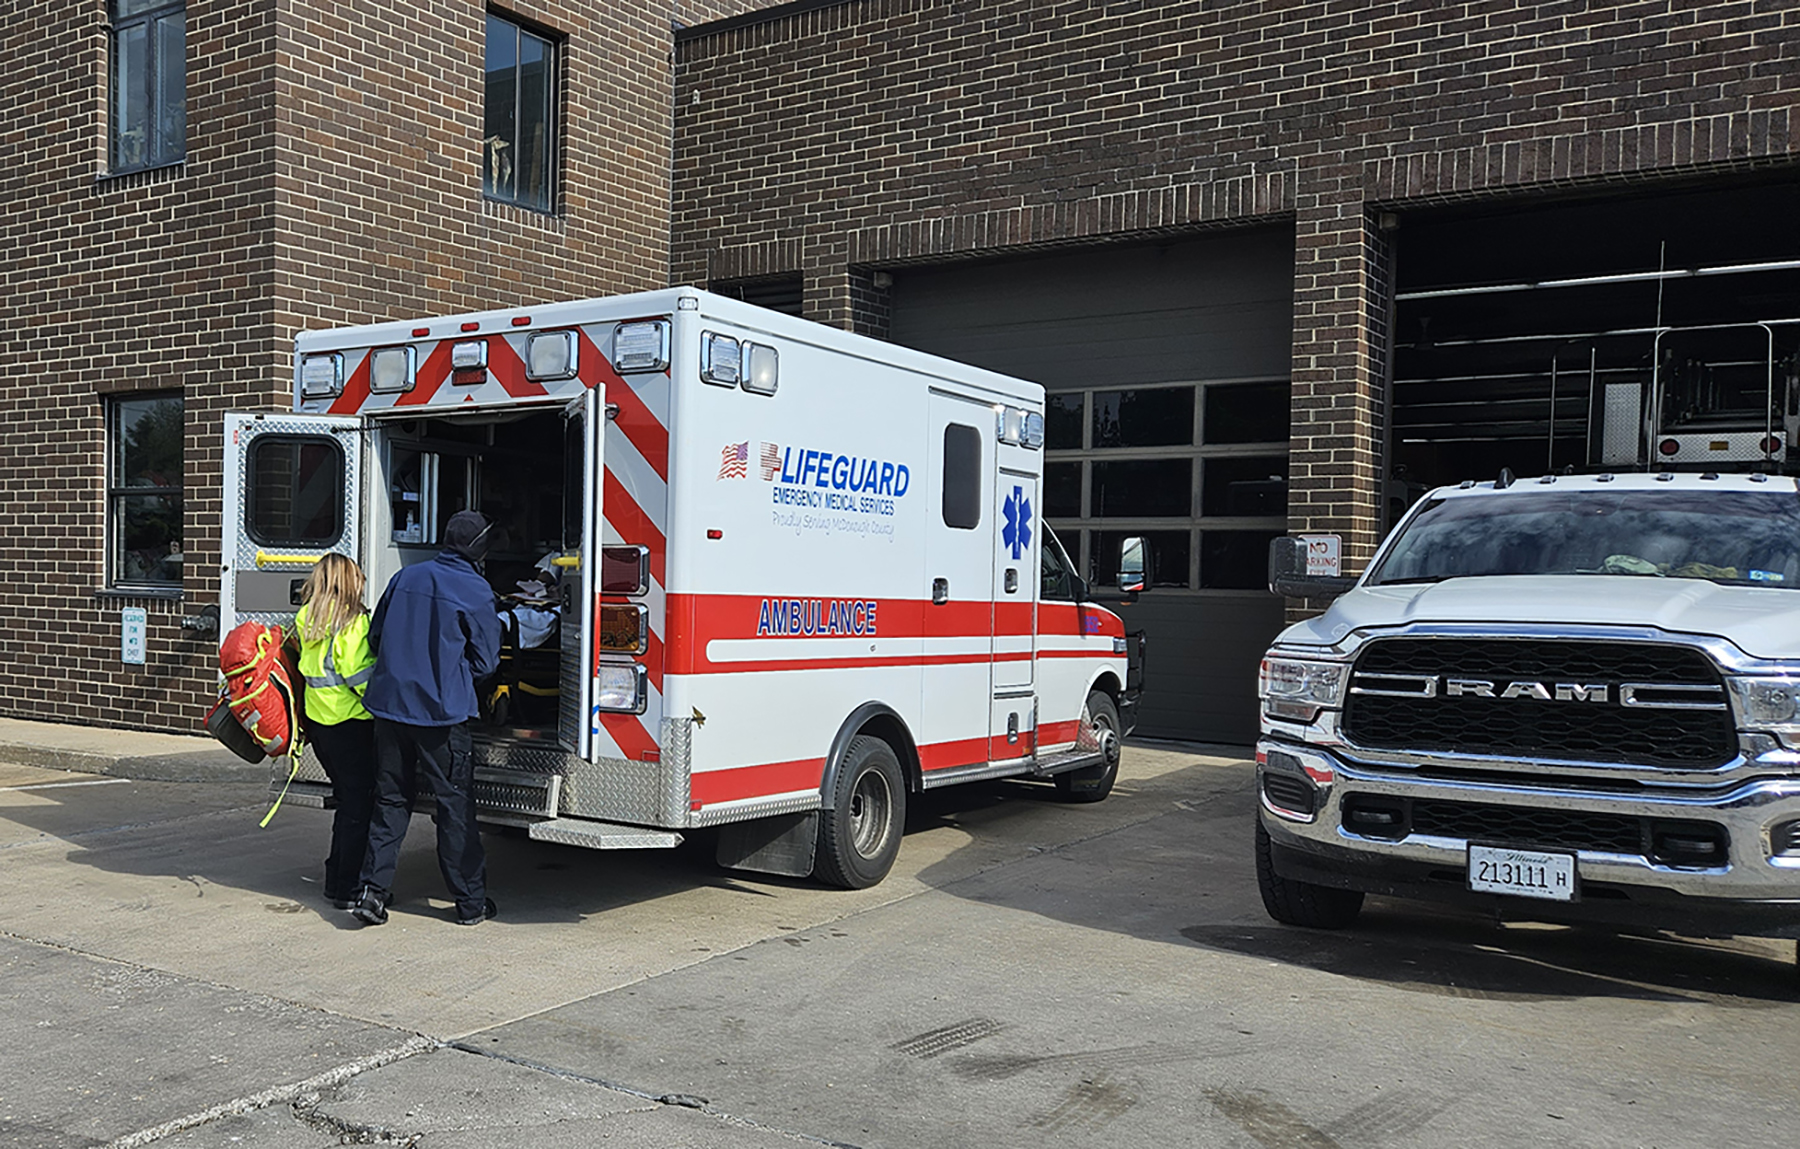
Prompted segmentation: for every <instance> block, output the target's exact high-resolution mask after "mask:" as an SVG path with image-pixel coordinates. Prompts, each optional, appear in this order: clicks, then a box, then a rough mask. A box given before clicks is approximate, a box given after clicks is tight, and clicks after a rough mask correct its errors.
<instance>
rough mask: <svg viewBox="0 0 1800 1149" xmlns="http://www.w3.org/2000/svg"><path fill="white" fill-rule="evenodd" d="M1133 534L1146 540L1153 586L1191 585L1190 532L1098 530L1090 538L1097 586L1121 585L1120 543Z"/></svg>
mask: <svg viewBox="0 0 1800 1149" xmlns="http://www.w3.org/2000/svg"><path fill="white" fill-rule="evenodd" d="M1133 536H1136V537H1137V538H1141V539H1143V540H1144V551H1145V554H1146V555H1147V556H1148V557H1149V561H1150V585H1151V586H1174V587H1186V586H1187V585H1188V552H1189V547H1188V532H1186V531H1095V532H1093V535H1092V537H1091V538H1090V539H1089V540H1088V561H1089V564H1090V565H1091V566H1092V567H1093V569H1094V585H1095V586H1118V585H1119V546H1120V544H1122V543H1123V542H1124V541H1125V540H1126V539H1128V538H1132V537H1133Z"/></svg>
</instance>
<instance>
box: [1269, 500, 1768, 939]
mask: <svg viewBox="0 0 1800 1149" xmlns="http://www.w3.org/2000/svg"><path fill="white" fill-rule="evenodd" d="M1304 570H1305V547H1304V544H1303V543H1302V541H1301V540H1299V539H1277V540H1275V544H1274V545H1273V546H1272V547H1271V550H1270V584H1271V589H1274V590H1275V591H1277V593H1282V594H1287V595H1291V596H1296V597H1314V598H1317V597H1328V596H1329V595H1331V594H1334V593H1335V594H1337V596H1338V597H1337V598H1336V600H1335V601H1334V602H1333V603H1332V605H1331V608H1330V609H1329V610H1327V611H1326V612H1325V613H1324V614H1322V615H1319V616H1317V617H1315V618H1310V619H1307V620H1306V621H1304V622H1300V623H1296V624H1295V625H1293V626H1290V627H1289V628H1288V629H1287V630H1285V631H1283V632H1282V634H1281V635H1280V637H1279V638H1277V639H1276V641H1275V645H1274V646H1273V647H1272V648H1271V649H1270V650H1269V652H1268V655H1267V656H1266V657H1265V658H1264V660H1263V663H1262V671H1261V682H1260V690H1259V694H1260V698H1261V708H1262V737H1261V739H1260V741H1259V742H1258V743H1257V747H1256V762H1257V771H1256V772H1257V791H1258V794H1259V797H1260V807H1261V809H1260V811H1259V815H1258V821H1257V826H1256V871H1257V879H1258V881H1259V883H1260V885H1261V889H1262V897H1263V903H1264V905H1265V906H1266V907H1267V909H1268V911H1269V914H1270V915H1271V916H1272V917H1274V918H1275V919H1276V920H1277V921H1280V922H1284V923H1287V924H1291V925H1300V926H1314V927H1323V928H1342V927H1344V926H1348V925H1349V924H1350V923H1351V922H1352V921H1354V920H1355V918H1356V916H1357V914H1358V912H1359V911H1360V910H1361V908H1362V902H1363V896H1364V894H1366V893H1373V894H1384V895H1391V896H1399V897H1418V898H1434V899H1450V900H1456V901H1461V902H1464V903H1465V904H1474V905H1479V906H1483V907H1486V908H1488V909H1492V910H1494V911H1495V912H1497V913H1503V914H1506V915H1507V916H1511V917H1516V918H1528V919H1534V920H1558V921H1568V920H1584V919H1585V920H1593V921H1607V922H1615V923H1620V924H1627V925H1636V926H1649V927H1653V928H1660V929H1670V930H1675V931H1678V932H1684V933H1689V934H1696V935H1712V936H1717V935H1728V934H1751V935H1765V936H1772V937H1796V936H1800V490H1797V489H1796V480H1795V479H1794V478H1792V477H1782V476H1774V475H1765V474H1735V475H1714V474H1704V475H1696V474H1681V475H1677V474H1672V473H1664V474H1655V475H1651V474H1631V475H1623V474H1621V475H1580V476H1570V475H1565V476H1546V477H1544V478H1541V479H1531V480H1521V481H1517V482H1513V481H1511V478H1510V476H1508V475H1504V474H1503V475H1502V477H1501V479H1500V480H1498V481H1496V482H1489V483H1480V484H1476V483H1463V484H1462V485H1461V486H1458V487H1444V488H1440V489H1438V490H1435V491H1433V492H1431V493H1430V494H1429V495H1427V496H1426V497H1425V498H1424V499H1422V500H1420V501H1419V503H1418V504H1417V505H1415V506H1414V507H1413V508H1412V510H1411V511H1409V512H1408V513H1407V515H1406V517H1405V518H1404V519H1403V520H1402V521H1401V523H1400V524H1399V526H1398V527H1396V528H1395V530H1394V531H1393V532H1392V534H1390V535H1389V537H1388V538H1387V540H1386V541H1385V542H1384V543H1383V544H1382V545H1381V547H1380V549H1379V550H1378V551H1377V552H1376V554H1375V556H1374V558H1373V559H1372V561H1371V562H1370V563H1369V565H1368V568H1367V569H1366V570H1365V571H1364V572H1363V574H1362V575H1361V576H1360V577H1358V578H1355V579H1340V580H1332V579H1321V578H1317V577H1311V578H1309V577H1307V576H1305V575H1304V574H1303V573H1301V572H1304Z"/></svg>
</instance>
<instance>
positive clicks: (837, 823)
mask: <svg viewBox="0 0 1800 1149" xmlns="http://www.w3.org/2000/svg"><path fill="white" fill-rule="evenodd" d="M824 797H825V805H824V807H823V808H822V809H821V810H820V811H819V840H818V844H817V848H816V849H815V851H814V853H813V877H815V878H817V879H819V880H820V881H822V882H825V883H826V884H828V885H833V886H842V887H843V888H844V889H847V890H863V889H867V888H868V887H870V886H872V885H874V884H875V883H877V882H879V881H881V879H883V878H885V877H887V875H888V871H889V870H891V869H893V867H894V858H895V856H897V855H898V854H899V853H900V835H901V832H902V831H903V830H904V829H905V828H906V776H905V775H904V774H902V773H901V771H900V759H899V758H897V757H896V756H895V755H894V750H893V748H892V747H891V746H889V745H888V744H887V743H886V742H883V741H882V740H881V739H879V738H870V737H868V736H866V735H858V736H856V737H855V738H852V739H851V740H850V746H849V748H848V749H847V750H846V751H845V752H844V760H843V761H842V762H841V763H839V764H838V769H837V773H836V774H835V775H834V776H833V777H832V780H831V790H830V792H829V793H827V794H826V795H825V796H824Z"/></svg>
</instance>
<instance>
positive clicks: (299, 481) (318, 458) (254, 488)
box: [244, 435, 344, 547]
mask: <svg viewBox="0 0 1800 1149" xmlns="http://www.w3.org/2000/svg"><path fill="white" fill-rule="evenodd" d="M248 470H249V472H250V489H249V490H248V491H246V492H245V494H244V525H245V527H246V529H247V530H248V532H249V535H250V537H251V538H252V539H253V540H255V541H256V542H258V543H261V544H263V545H264V546H272V547H328V546H331V545H332V544H333V543H336V542H337V541H338V539H339V538H340V537H342V535H343V533H344V452H343V449H342V448H340V447H339V446H338V444H337V441H336V440H335V439H327V438H323V437H320V436H316V435H304V436H302V435H264V436H262V437H260V438H258V439H257V440H256V441H255V442H254V443H252V444H250V459H249V463H248Z"/></svg>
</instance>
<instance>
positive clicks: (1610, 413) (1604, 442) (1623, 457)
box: [1600, 383, 1644, 464]
mask: <svg viewBox="0 0 1800 1149" xmlns="http://www.w3.org/2000/svg"><path fill="white" fill-rule="evenodd" d="M1605 404H1606V406H1605V411H1604V414H1603V416H1602V423H1601V430H1600V462H1602V463H1605V464H1620V463H1623V464H1632V463H1636V462H1637V461H1638V454H1639V452H1638V437H1639V434H1640V430H1641V428H1642V426H1643V418H1644V385H1643V384H1642V383H1608V384H1607V385H1606V398H1605Z"/></svg>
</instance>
